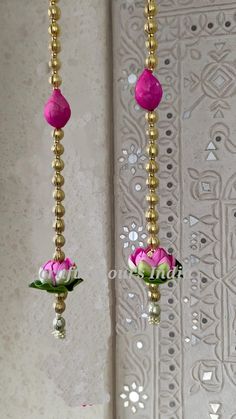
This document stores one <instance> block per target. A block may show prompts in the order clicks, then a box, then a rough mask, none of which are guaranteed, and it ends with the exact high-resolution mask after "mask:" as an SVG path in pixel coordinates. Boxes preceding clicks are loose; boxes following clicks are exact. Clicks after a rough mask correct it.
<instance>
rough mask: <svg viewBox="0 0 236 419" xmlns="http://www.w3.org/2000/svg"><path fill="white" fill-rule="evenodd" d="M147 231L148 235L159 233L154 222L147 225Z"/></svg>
mask: <svg viewBox="0 0 236 419" xmlns="http://www.w3.org/2000/svg"><path fill="white" fill-rule="evenodd" d="M147 231H148V233H150V234H154V235H155V234H157V233H158V231H159V226H158V225H157V224H156V223H155V222H153V221H152V222H150V223H148V224H147Z"/></svg>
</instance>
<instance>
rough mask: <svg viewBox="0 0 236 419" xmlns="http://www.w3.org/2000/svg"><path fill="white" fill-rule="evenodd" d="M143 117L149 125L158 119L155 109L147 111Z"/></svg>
mask: <svg viewBox="0 0 236 419" xmlns="http://www.w3.org/2000/svg"><path fill="white" fill-rule="evenodd" d="M145 118H146V121H147V122H148V123H149V124H150V125H154V124H155V123H156V122H157V121H158V115H157V113H156V112H155V111H152V112H147V113H146V115H145Z"/></svg>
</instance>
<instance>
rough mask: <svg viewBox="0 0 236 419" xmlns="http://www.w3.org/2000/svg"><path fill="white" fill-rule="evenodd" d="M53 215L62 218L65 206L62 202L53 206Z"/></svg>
mask: <svg viewBox="0 0 236 419" xmlns="http://www.w3.org/2000/svg"><path fill="white" fill-rule="evenodd" d="M53 212H54V215H55V216H56V217H58V218H62V217H63V216H64V215H65V208H64V206H63V205H62V204H57V205H55V207H54V208H53Z"/></svg>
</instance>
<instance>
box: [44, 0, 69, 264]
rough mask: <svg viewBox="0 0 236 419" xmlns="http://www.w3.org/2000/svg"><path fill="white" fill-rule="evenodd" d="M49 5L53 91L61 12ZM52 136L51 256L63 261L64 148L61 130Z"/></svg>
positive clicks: (57, 79) (52, 2) (53, 1)
mask: <svg viewBox="0 0 236 419" xmlns="http://www.w3.org/2000/svg"><path fill="white" fill-rule="evenodd" d="M49 3H50V4H49V9H48V16H49V19H50V26H49V29H48V31H49V34H50V35H51V41H50V44H49V50H50V51H51V59H50V61H49V67H50V69H51V76H50V78H49V83H50V84H51V85H52V86H53V88H54V89H58V88H59V87H60V85H61V83H62V79H61V77H60V75H59V70H60V68H61V63H60V60H59V58H58V54H59V53H60V52H61V43H60V40H59V39H58V38H59V35H60V26H59V24H58V20H59V19H60V17H61V10H60V8H59V7H58V5H57V4H56V3H58V0H50V2H49ZM52 136H53V139H54V144H53V147H52V151H53V153H54V155H55V158H54V159H53V161H52V168H53V169H54V170H55V174H54V176H53V178H52V183H53V185H54V186H55V190H54V192H53V198H54V199H55V201H56V205H55V206H54V208H53V213H54V215H55V217H56V219H55V222H54V224H53V228H54V230H55V232H56V236H55V237H54V244H55V253H54V255H53V259H54V260H58V261H63V260H64V259H65V253H64V252H63V251H62V247H63V246H64V244H65V237H64V236H63V234H62V233H63V232H64V230H65V223H64V220H63V216H64V215H65V208H64V206H63V204H62V202H63V200H64V199H65V193H64V191H63V190H62V186H63V185H64V177H63V176H62V174H61V172H62V170H63V169H64V161H63V160H62V159H61V155H62V154H63V153H64V147H63V145H62V144H61V141H62V139H63V137H64V132H63V130H62V129H54V131H53V133H52Z"/></svg>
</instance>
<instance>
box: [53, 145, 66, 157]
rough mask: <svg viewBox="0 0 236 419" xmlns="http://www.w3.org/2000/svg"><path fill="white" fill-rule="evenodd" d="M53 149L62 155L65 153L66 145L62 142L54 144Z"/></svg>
mask: <svg viewBox="0 0 236 419" xmlns="http://www.w3.org/2000/svg"><path fill="white" fill-rule="evenodd" d="M52 151H53V153H54V154H55V155H56V156H61V155H62V154H63V153H64V147H63V145H62V144H60V143H59V144H54V145H53V146H52Z"/></svg>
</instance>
